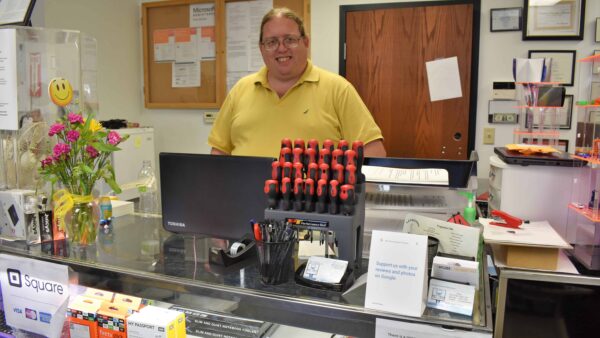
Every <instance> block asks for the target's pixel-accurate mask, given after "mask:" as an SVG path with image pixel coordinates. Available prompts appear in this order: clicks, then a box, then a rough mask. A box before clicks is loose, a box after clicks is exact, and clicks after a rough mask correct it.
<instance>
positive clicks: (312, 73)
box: [254, 60, 319, 88]
mask: <svg viewBox="0 0 600 338" xmlns="http://www.w3.org/2000/svg"><path fill="white" fill-rule="evenodd" d="M318 81H319V72H317V71H316V69H315V68H314V66H313V64H312V61H310V60H307V63H306V69H305V70H304V73H302V76H300V79H298V82H296V84H295V85H294V87H295V86H297V85H299V84H301V83H304V82H318ZM254 83H255V84H259V83H260V84H261V85H262V86H263V87H265V88H270V86H269V80H268V79H267V67H266V66H263V67H262V68H261V69H260V70H259V71H258V73H256V79H255V80H254Z"/></svg>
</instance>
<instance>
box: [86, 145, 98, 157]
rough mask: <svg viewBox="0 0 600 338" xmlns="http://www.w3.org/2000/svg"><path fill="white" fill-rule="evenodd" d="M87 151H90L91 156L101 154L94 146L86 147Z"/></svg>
mask: <svg viewBox="0 0 600 338" xmlns="http://www.w3.org/2000/svg"><path fill="white" fill-rule="evenodd" d="M85 151H86V152H87V153H88V155H90V157H91V158H96V157H98V155H100V154H99V153H98V150H96V148H94V147H93V146H87V147H85Z"/></svg>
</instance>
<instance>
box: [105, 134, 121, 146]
mask: <svg viewBox="0 0 600 338" xmlns="http://www.w3.org/2000/svg"><path fill="white" fill-rule="evenodd" d="M119 142H121V135H119V133H117V132H116V131H114V130H111V131H110V132H108V143H110V144H112V145H113V146H115V145H117V144H119Z"/></svg>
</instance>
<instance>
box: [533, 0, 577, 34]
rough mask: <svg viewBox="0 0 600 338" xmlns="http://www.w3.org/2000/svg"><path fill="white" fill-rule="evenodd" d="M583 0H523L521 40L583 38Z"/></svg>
mask: <svg viewBox="0 0 600 338" xmlns="http://www.w3.org/2000/svg"><path fill="white" fill-rule="evenodd" d="M584 18H585V0H558V1H539V0H525V3H524V8H523V40H583V25H584Z"/></svg>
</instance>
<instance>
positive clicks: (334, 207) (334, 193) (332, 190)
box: [329, 180, 340, 215]
mask: <svg viewBox="0 0 600 338" xmlns="http://www.w3.org/2000/svg"><path fill="white" fill-rule="evenodd" d="M339 184H340V182H338V181H337V180H331V181H329V213H330V214H333V215H335V214H337V213H339V212H340V211H339V202H338V194H339V191H338V186H339Z"/></svg>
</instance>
